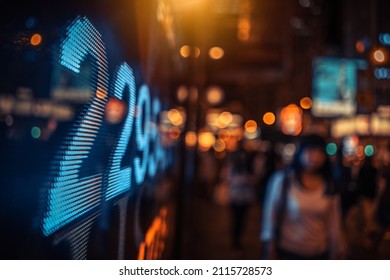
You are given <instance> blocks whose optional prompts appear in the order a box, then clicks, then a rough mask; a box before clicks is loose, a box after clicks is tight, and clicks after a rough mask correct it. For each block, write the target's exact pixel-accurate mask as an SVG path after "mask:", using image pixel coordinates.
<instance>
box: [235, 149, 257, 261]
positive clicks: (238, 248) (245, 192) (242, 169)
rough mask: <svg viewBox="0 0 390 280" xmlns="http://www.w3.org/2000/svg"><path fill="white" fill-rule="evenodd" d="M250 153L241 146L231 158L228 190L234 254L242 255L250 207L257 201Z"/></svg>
mask: <svg viewBox="0 0 390 280" xmlns="http://www.w3.org/2000/svg"><path fill="white" fill-rule="evenodd" d="M250 158H251V157H250V155H249V153H248V152H247V151H246V150H245V149H244V148H243V147H242V143H241V145H240V146H239V147H238V149H237V150H236V151H234V152H233V153H232V154H231V157H230V158H229V164H230V168H229V172H228V188H229V201H230V209H231V217H232V218H231V241H232V249H233V252H235V253H237V254H242V240H241V239H242V233H243V230H244V226H245V220H246V216H247V212H248V209H249V207H250V205H251V204H252V203H253V202H254V201H255V200H256V193H255V189H254V178H253V175H252V168H251V167H252V166H251V165H252V164H251V161H250Z"/></svg>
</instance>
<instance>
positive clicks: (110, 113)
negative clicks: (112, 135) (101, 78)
mask: <svg viewBox="0 0 390 280" xmlns="http://www.w3.org/2000/svg"><path fill="white" fill-rule="evenodd" d="M125 114H126V104H125V102H123V101H122V100H119V99H117V98H110V99H108V101H107V106H106V110H105V116H106V120H107V122H108V123H111V124H118V123H120V122H121V121H122V120H123V118H124V117H125Z"/></svg>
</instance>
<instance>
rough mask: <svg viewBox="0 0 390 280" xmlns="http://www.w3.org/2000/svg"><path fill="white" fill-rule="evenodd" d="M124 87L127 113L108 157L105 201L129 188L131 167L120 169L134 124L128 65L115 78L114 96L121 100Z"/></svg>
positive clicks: (133, 90) (132, 80)
mask: <svg viewBox="0 0 390 280" xmlns="http://www.w3.org/2000/svg"><path fill="white" fill-rule="evenodd" d="M126 87H128V90H129V111H128V113H127V117H126V120H125V123H124V125H123V129H122V132H121V136H120V138H119V140H118V142H117V144H116V145H115V151H114V153H113V155H112V156H111V157H110V163H109V164H110V167H109V172H108V188H107V192H106V200H109V199H111V198H113V197H115V196H117V195H119V194H121V193H123V192H125V191H127V190H129V189H130V187H131V167H125V168H121V161H122V158H123V156H124V155H125V152H126V149H127V146H128V144H129V140H130V136H131V131H132V127H133V122H134V111H135V79H134V74H133V71H132V70H131V68H130V67H129V65H127V64H126V63H123V64H122V65H121V66H120V68H119V70H118V73H117V75H116V78H115V84H114V96H115V97H116V98H118V99H121V100H122V99H123V92H124V90H125V89H126Z"/></svg>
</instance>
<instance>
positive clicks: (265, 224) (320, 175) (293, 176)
mask: <svg viewBox="0 0 390 280" xmlns="http://www.w3.org/2000/svg"><path fill="white" fill-rule="evenodd" d="M295 144H296V151H295V153H294V155H293V157H292V159H291V160H290V161H289V162H287V163H286V162H283V161H282V160H281V158H280V157H278V155H277V154H276V153H275V150H274V149H273V148H272V147H271V148H269V149H266V150H261V151H260V150H253V149H248V148H246V147H245V143H244V142H241V143H239V145H238V147H237V149H236V150H235V151H234V152H231V153H229V154H228V155H227V156H226V157H225V158H224V160H223V161H222V164H220V169H219V171H217V170H218V169H217V168H216V167H215V166H218V165H217V164H209V165H203V167H204V166H214V174H215V176H211V177H213V178H214V179H213V180H212V183H211V184H209V185H207V184H206V185H205V186H207V190H206V193H208V194H210V193H212V198H213V199H214V201H215V202H216V203H219V204H223V205H225V206H228V207H229V209H230V213H231V227H230V235H231V248H232V251H233V252H240V251H242V250H243V248H242V235H243V229H244V228H245V225H246V224H247V223H259V224H260V233H259V237H260V240H261V244H262V252H261V258H264V259H354V258H365V257H366V256H368V254H374V255H375V253H376V251H377V250H378V247H379V245H380V243H381V242H382V241H383V239H384V235H385V233H386V230H387V229H388V226H389V224H390V152H389V148H387V149H385V150H381V151H380V152H378V153H377V154H373V155H372V156H366V157H365V158H364V159H363V160H362V161H361V162H360V163H359V164H356V163H353V162H352V161H351V162H348V158H347V157H346V156H345V155H344V154H343V149H342V147H339V149H338V152H337V153H336V154H335V155H332V156H329V155H328V154H327V153H326V145H327V140H326V139H325V138H323V137H322V136H319V135H316V134H311V135H305V136H302V137H300V138H299V139H298V141H297V143H295ZM216 169H217V170H216ZM208 171H211V169H208ZM205 172H206V173H207V174H209V175H208V176H210V174H211V173H210V172H207V170H205ZM205 172H202V171H201V172H200V173H201V174H202V173H203V174H205ZM254 203H258V205H259V206H260V207H259V208H260V209H261V217H262V218H261V220H260V221H249V220H248V215H247V212H248V209H249V208H250V207H251V205H253V204H254ZM356 245H357V246H356ZM356 247H360V248H361V249H362V250H364V252H366V254H367V255H364V254H363V255H359V256H356V255H354V254H356V253H357V252H356V249H355V248H356ZM237 256H238V255H237Z"/></svg>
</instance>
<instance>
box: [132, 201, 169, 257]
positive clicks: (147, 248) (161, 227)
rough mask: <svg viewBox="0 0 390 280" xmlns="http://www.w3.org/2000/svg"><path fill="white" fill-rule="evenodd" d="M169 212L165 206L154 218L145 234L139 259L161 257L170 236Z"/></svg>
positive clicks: (139, 251) (140, 246) (140, 247)
mask: <svg viewBox="0 0 390 280" xmlns="http://www.w3.org/2000/svg"><path fill="white" fill-rule="evenodd" d="M167 214H168V210H167V208H166V207H163V208H161V209H160V212H159V214H158V215H157V216H156V217H155V218H154V219H153V222H152V224H151V226H150V227H149V229H148V230H147V232H146V234H145V240H144V241H143V242H141V244H140V245H139V250H138V260H157V259H161V257H162V252H163V251H164V249H165V242H166V238H167V236H168V223H167Z"/></svg>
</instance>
